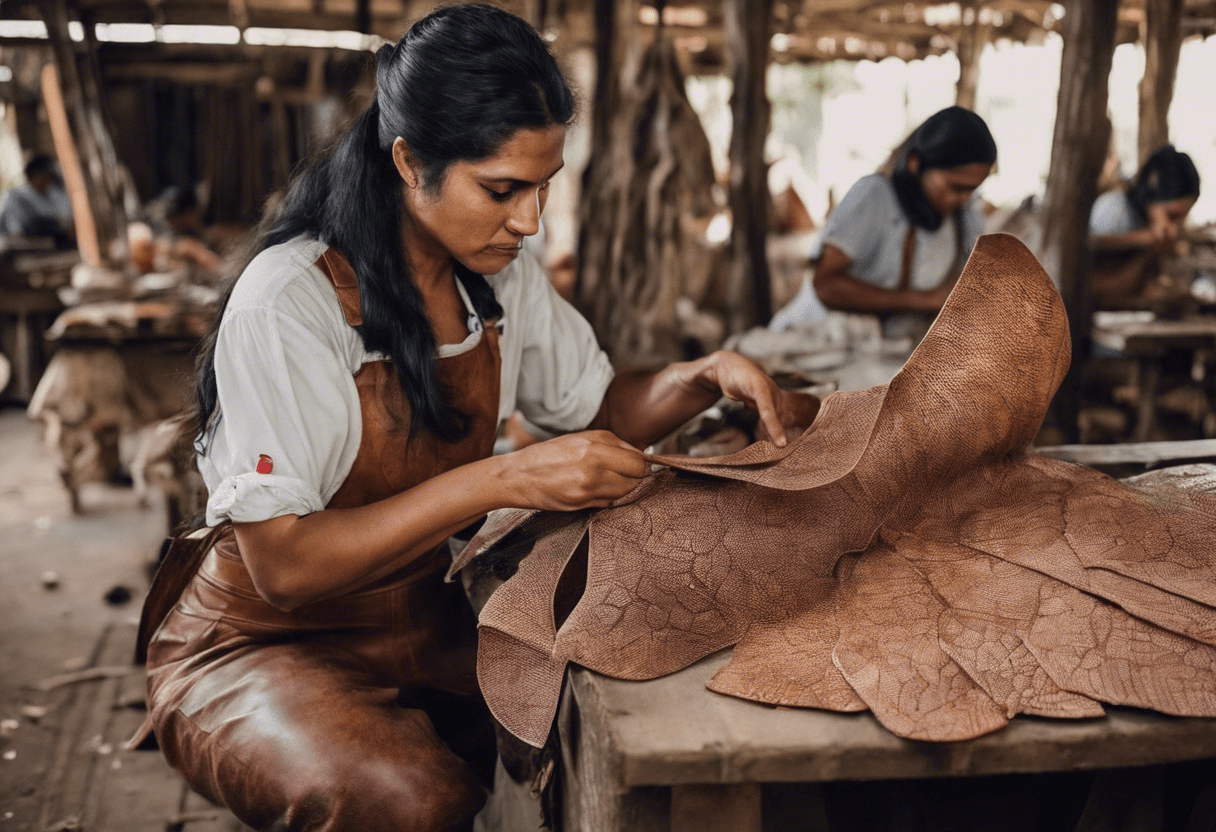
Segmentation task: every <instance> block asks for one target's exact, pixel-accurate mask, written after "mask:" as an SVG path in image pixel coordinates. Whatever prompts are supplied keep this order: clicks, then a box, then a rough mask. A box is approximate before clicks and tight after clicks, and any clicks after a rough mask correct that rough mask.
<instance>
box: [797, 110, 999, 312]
mask: <svg viewBox="0 0 1216 832" xmlns="http://www.w3.org/2000/svg"><path fill="white" fill-rule="evenodd" d="M995 163H996V142H995V141H994V140H993V138H992V134H991V133H990V132H989V130H988V126H987V125H986V124H985V123H984V120H983V119H981V118H980V117H979V116H978V115H976V114H975V113H973V112H971V111H970V110H966V109H963V108H962V107H948V108H947V109H945V110H942V111H940V112H938V113H935V114H934V115H932V116H930V117H929V118H928V119H927V120H926V121H925V122H924V123H923V124H921V126H920V127H918V128H917V129H916V131H915V132H913V133H912V135H911V137H909V139H908V140H907V141H906V142H904V144H903V145H902V146H901V147H900V148H899V149H898V150H897V151H896V153H895V155H894V165H893V169H892V171H891V173H890V174H889V175H886V174H883V173H875V174H872V175H870V176H867V177H865V178H863V179H861V180H860V181H859V182H858V183H857V184H856V185H854V186H853V187H852V188H851V189H850V190H849V192H848V194H847V195H846V196H845V198H844V199H843V200H841V202H840V205H839V206H838V207H837V208H836V210H835V211H834V212H833V213H832V215H831V217H829V218H828V223H827V227H826V228H825V229H824V234H823V237H822V241H821V243H820V246H819V250H818V251H817V252H813V254H812V259H813V260H814V261H815V276H814V288H815V292H816V294H818V295H819V299H820V300H821V301H823V303H824V305H825V306H827V307H828V308H829V309H837V310H840V311H844V312H870V313H879V314H890V313H900V312H913V313H926V314H929V315H935V314H936V313H937V311H938V310H939V309H941V307H942V304H943V303H945V301H946V296H947V295H949V294H950V289H951V288H952V287H953V285H954V279H955V278H956V277H957V276H958V274H959V272H960V271H961V270H962V265H963V262H964V261H965V260H966V254H967V253H968V252H970V250H971V247H972V245H973V244H974V243H975V239H976V237H978V236H979V234H980V232H981V231H982V230H983V225H984V218H983V215H982V214H981V213H980V212H979V210H978V209H977V208H976V207H975V206H974V204H973V203H972V195H973V194H974V192H975V189H976V188H978V187H979V186H980V184H981V183H983V181H984V180H985V179H987V178H988V174H989V173H991V172H992V167H993V165H994V164H995Z"/></svg>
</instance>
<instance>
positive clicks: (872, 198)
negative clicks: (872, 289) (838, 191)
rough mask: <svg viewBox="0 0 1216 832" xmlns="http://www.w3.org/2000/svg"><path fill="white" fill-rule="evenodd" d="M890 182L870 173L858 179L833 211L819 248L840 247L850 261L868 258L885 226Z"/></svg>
mask: <svg viewBox="0 0 1216 832" xmlns="http://www.w3.org/2000/svg"><path fill="white" fill-rule="evenodd" d="M884 189H888V190H889V189H890V185H889V184H888V183H887V181H886V180H885V179H884V178H883V177H882V176H867V177H865V178H864V179H860V180H858V182H857V184H855V185H854V186H853V187H852V188H850V189H849V192H848V193H847V194H845V196H844V199H842V200H840V204H839V205H837V206H836V209H835V210H834V211H832V215H831V216H830V217H828V221H827V224H826V226H825V227H824V230H823V237H822V240H821V242H820V247H819V251H820V252H822V251H823V246H828V245H830V246H834V247H835V248H838V249H840V251H841V252H843V253H844V255H845V256H846V257H848V258H849V259H850V260H853V261H857V260H867V259H869V258H870V257H871V255H872V254H873V251H872V250H873V249H874V247H875V246H876V244H877V241H878V240H880V239H881V238H882V235H883V234H884V233H885V231H886V229H885V228H884V227H882V224H883V223H885V222H886V220H887V213H888V212H887V203H888V202H889V199H887V198H886V197H887V194H886V193H884Z"/></svg>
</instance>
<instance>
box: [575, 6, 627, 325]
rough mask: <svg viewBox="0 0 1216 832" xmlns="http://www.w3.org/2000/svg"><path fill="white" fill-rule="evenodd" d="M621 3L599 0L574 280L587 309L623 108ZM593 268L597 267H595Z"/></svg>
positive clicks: (595, 17) (595, 23)
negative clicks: (603, 180) (600, 198)
mask: <svg viewBox="0 0 1216 832" xmlns="http://www.w3.org/2000/svg"><path fill="white" fill-rule="evenodd" d="M616 6H617V4H616V3H613V2H612V0H595V4H594V7H593V9H592V12H593V22H594V25H595V43H594V47H595V91H594V93H593V96H594V97H593V98H592V100H591V153H590V155H589V157H588V159H587V166H586V167H585V168H584V169H583V176H582V188H581V191H580V196H579V232H578V236H579V242H578V248H579V254H580V257H579V264H578V272H577V274H576V276H575V279H574V296H575V298H576V299H577V300H579V301H580V302H581V304H582V305H583V306H584V307H586V306H587V305H588V304H589V302H590V300H591V298H590V292H591V290H592V289H593V286H591V285H589V284H592V283H594V282H595V281H594V280H593V279H591V280H589V279H588V274H587V272H588V268H589V266H588V264H587V260H586V258H587V254H588V251H589V249H590V246H589V238H590V236H591V235H592V234H593V233H594V230H593V229H592V227H591V224H592V223H591V213H592V211H593V205H594V203H595V192H596V187H595V186H596V184H597V181H598V178H599V177H601V176H604V175H605V173H604V171H605V168H606V167H607V166H608V164H609V154H610V153H611V152H612V129H611V127H612V120H613V115H614V114H615V113H616V112H617V110H619V109H620V106H621V90H620V85H621V68H622V65H623V63H624V49H623V41H622V38H621V37H620V33H619V31H618V11H617V8H616ZM590 268H595V267H594V266H592V267H590Z"/></svg>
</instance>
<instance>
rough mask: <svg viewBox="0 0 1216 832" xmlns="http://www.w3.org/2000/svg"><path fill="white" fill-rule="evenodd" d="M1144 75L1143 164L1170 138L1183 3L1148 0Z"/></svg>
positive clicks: (1140, 136)
mask: <svg viewBox="0 0 1216 832" xmlns="http://www.w3.org/2000/svg"><path fill="white" fill-rule="evenodd" d="M1144 5H1145V17H1144V25H1143V26H1141V29H1140V31H1141V33H1142V35H1141V37H1142V39H1143V41H1144V76H1143V77H1142V78H1141V79H1140V130H1139V133H1140V135H1139V142H1138V144H1139V150H1140V161H1141V162H1143V161H1144V160H1145V159H1147V158H1148V157H1149V154H1151V153H1152V152H1153V151H1154V150H1156V149H1157V148H1158V147H1160V146H1161V145H1163V144H1165V143H1167V142H1168V141H1169V138H1170V130H1169V124H1168V121H1167V117H1168V116H1169V112H1170V102H1172V101H1173V100H1174V79H1175V77H1176V76H1177V75H1178V56H1179V55H1180V54H1181V52H1182V15H1183V0H1145V4H1144Z"/></svg>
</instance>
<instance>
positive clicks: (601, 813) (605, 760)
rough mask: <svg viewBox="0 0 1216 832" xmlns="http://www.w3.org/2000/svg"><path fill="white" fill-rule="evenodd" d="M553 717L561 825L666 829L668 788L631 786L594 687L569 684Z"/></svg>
mask: <svg viewBox="0 0 1216 832" xmlns="http://www.w3.org/2000/svg"><path fill="white" fill-rule="evenodd" d="M557 721H558V726H559V734H560V736H561V765H562V779H563V782H562V788H563V794H562V798H563V799H562V813H563V818H562V819H563V822H564V824H565V828H566V829H577V830H579V832H617V830H629V832H668V829H669V828H670V821H669V815H670V802H671V790H670V789H666V788H647V787H645V786H642V787H641V788H630V787H629V786H627V785H626V784H625V783H624V782H623V779H622V776H621V766H620V762H621V761H620V757H619V755H618V754H616V753H615V751H614V747H615V742H614V741H613V739H612V738H611V737H610V736H609V734H608V732H609V731H610V730H611V728H610V726H609V720H608V711H606V710H605V708H604V706H603V703H602V701H601V700H600V692H599V691H598V690H597V689H596V688H595V687H593V686H581V687H580V686H579V685H577V684H575V683H574V677H573V676H572V677H571V684H569V685H567V687H566V690H565V691H564V692H563V695H562V701H561V705H560V707H559V709H558V714H557Z"/></svg>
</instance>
